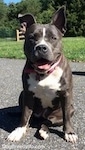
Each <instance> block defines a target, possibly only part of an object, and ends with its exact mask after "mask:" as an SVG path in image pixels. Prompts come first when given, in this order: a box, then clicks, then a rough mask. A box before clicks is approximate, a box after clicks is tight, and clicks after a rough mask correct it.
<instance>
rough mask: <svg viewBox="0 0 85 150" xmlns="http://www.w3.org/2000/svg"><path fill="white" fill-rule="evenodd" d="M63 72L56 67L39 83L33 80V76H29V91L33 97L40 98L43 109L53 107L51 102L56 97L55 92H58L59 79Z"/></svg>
mask: <svg viewBox="0 0 85 150" xmlns="http://www.w3.org/2000/svg"><path fill="white" fill-rule="evenodd" d="M62 74H63V70H62V69H61V68H60V67H57V68H56V70H54V71H53V72H52V73H51V74H49V75H48V76H46V77H44V78H42V79H41V80H40V81H37V80H35V74H34V73H32V74H30V75H29V77H30V78H29V79H28V84H29V85H30V86H29V91H32V92H33V93H34V94H35V95H34V96H35V97H38V98H40V100H41V102H42V106H43V108H46V107H53V105H52V100H53V99H54V98H55V97H56V91H60V90H61V89H60V86H61V84H60V82H59V81H60V78H61V76H62Z"/></svg>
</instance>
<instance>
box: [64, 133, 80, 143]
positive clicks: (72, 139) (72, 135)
mask: <svg viewBox="0 0 85 150" xmlns="http://www.w3.org/2000/svg"><path fill="white" fill-rule="evenodd" d="M65 140H66V141H67V142H71V143H73V144H74V143H76V142H77V140H78V136H77V135H76V134H75V133H65Z"/></svg>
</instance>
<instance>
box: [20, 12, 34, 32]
mask: <svg viewBox="0 0 85 150" xmlns="http://www.w3.org/2000/svg"><path fill="white" fill-rule="evenodd" d="M18 19H19V21H20V24H21V28H20V30H21V31H22V32H23V33H25V32H26V29H27V28H29V27H30V26H31V25H32V24H34V23H35V22H36V20H35V18H34V16H33V15H31V14H25V15H22V14H19V15H18Z"/></svg>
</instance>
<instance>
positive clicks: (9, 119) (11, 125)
mask: <svg viewBox="0 0 85 150" xmlns="http://www.w3.org/2000/svg"><path fill="white" fill-rule="evenodd" d="M21 95H22V92H21ZM21 95H20V98H21ZM20 121H21V108H20V106H14V107H7V108H2V109H0V129H3V130H5V131H7V132H9V133H11V132H12V131H13V130H14V129H15V128H17V127H18V126H19V124H20ZM44 121H45V119H44V118H36V117H34V115H32V117H31V119H30V126H31V127H32V128H36V129H37V131H36V133H35V135H34V136H35V137H36V138H37V139H41V138H40V136H39V134H38V133H39V132H38V131H39V128H40V126H41V124H42V123H43V122H44ZM49 131H50V133H54V134H57V135H58V136H59V137H61V138H64V134H63V132H61V131H58V130H57V129H56V130H55V129H51V128H49Z"/></svg>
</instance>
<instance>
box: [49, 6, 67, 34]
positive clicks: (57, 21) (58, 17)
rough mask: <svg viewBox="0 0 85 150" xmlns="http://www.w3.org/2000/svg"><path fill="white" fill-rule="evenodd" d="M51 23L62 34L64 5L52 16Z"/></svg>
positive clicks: (64, 14)
mask: <svg viewBox="0 0 85 150" xmlns="http://www.w3.org/2000/svg"><path fill="white" fill-rule="evenodd" d="M51 24H54V25H55V26H56V27H57V28H58V29H59V30H60V31H61V32H62V33H63V34H64V33H65V32H66V7H65V6H62V7H61V8H60V9H59V10H58V11H57V12H56V13H55V14H54V16H53V18H52V22H51Z"/></svg>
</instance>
